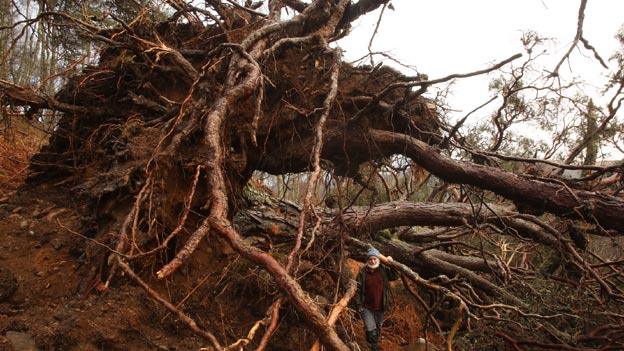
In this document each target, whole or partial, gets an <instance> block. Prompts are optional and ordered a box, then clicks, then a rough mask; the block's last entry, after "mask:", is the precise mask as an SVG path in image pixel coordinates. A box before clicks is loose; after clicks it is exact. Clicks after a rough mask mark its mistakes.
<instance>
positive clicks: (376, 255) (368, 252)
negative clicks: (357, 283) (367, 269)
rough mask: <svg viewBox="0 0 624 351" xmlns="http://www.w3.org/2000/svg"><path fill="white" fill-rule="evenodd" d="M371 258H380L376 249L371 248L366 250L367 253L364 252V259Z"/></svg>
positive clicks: (379, 253)
mask: <svg viewBox="0 0 624 351" xmlns="http://www.w3.org/2000/svg"><path fill="white" fill-rule="evenodd" d="M371 256H375V257H377V258H379V256H381V252H379V250H377V249H376V248H374V247H371V248H370V249H368V251H366V259H368V258H369V257H371Z"/></svg>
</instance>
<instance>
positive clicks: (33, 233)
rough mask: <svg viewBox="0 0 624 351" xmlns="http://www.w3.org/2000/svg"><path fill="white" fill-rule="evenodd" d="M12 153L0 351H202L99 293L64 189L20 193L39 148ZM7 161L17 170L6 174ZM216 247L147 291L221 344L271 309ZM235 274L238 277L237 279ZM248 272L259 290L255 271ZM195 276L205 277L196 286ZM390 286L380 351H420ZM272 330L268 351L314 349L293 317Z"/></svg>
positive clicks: (182, 334)
mask: <svg viewBox="0 0 624 351" xmlns="http://www.w3.org/2000/svg"><path fill="white" fill-rule="evenodd" d="M12 140H15V139H12ZM11 143H13V145H17V144H14V141H7V140H6V139H2V140H0V144H1V145H0V146H1V147H3V149H4V150H11V146H10V144H11ZM19 145H22V146H23V147H20V153H19V157H18V158H15V157H14V158H13V159H11V160H9V159H7V158H6V157H5V158H4V159H3V160H0V161H2V162H3V164H0V167H2V169H3V170H4V171H5V172H6V174H5V175H4V177H3V178H1V179H0V183H1V184H0V351H1V350H15V351H26V350H198V349H199V348H201V347H202V346H206V345H207V343H206V342H205V341H204V340H202V339H200V338H198V337H197V336H195V335H194V334H192V333H191V332H190V331H189V330H188V329H187V328H186V327H185V326H184V325H183V324H182V323H180V322H179V321H177V320H176V319H175V318H173V317H172V316H171V315H170V314H169V313H167V311H165V310H164V308H163V307H162V306H160V305H159V304H157V303H155V302H154V301H152V300H151V299H149V298H148V297H147V296H146V295H145V294H144V292H143V290H141V288H139V287H138V286H137V285H135V284H133V283H131V282H129V281H128V280H126V279H124V278H123V277H118V278H116V279H114V280H113V283H112V284H111V285H110V286H109V287H108V288H105V287H104V285H103V283H102V281H101V280H102V279H101V274H100V272H98V269H101V267H100V268H98V267H94V266H93V264H90V262H89V258H88V257H87V256H88V250H86V249H85V247H86V246H87V244H90V245H94V243H92V242H91V243H89V242H88V239H87V238H86V237H84V236H83V235H82V234H80V216H79V214H78V213H77V212H76V211H75V210H74V208H75V207H76V205H77V204H75V203H74V202H75V199H73V198H72V197H71V196H69V194H70V191H69V189H64V188H63V185H59V186H51V185H47V186H46V185H40V186H37V187H36V188H23V187H22V188H19V187H20V184H21V183H22V181H23V179H24V175H25V168H24V165H27V160H28V157H29V156H30V155H32V152H33V150H30V149H29V148H36V147H38V146H39V145H40V143H36V142H34V141H33V142H29V143H28V144H26V142H22V143H20V144H19ZM5 155H6V154H5ZM7 162H10V164H9V166H11V165H16V166H11V167H9V166H7V164H8V163H7ZM11 172H12V173H11ZM18 188H19V190H18V191H15V189H18ZM223 245H225V244H223V243H218V242H217V243H214V242H213V243H210V244H206V245H205V246H206V247H204V249H203V252H205V253H206V255H205V256H206V257H210V258H208V259H204V261H206V262H208V264H201V265H200V266H201V267H198V268H196V269H195V270H192V269H190V268H189V269H188V270H186V271H184V270H183V272H182V274H181V275H182V277H178V278H176V279H174V280H171V281H168V282H165V283H164V284H160V285H159V283H158V282H154V281H150V283H153V284H154V285H155V287H156V289H157V290H159V291H161V292H162V293H163V294H168V295H169V296H168V297H169V298H170V300H171V301H178V304H179V305H184V310H185V311H186V312H187V313H189V314H190V315H192V316H194V317H195V318H196V319H197V320H198V321H199V322H200V323H201V324H203V325H208V326H209V327H210V328H213V329H216V330H213V331H214V332H215V334H216V335H217V337H218V338H219V339H220V340H221V341H222V342H223V343H225V342H233V341H235V340H236V339H237V338H238V337H241V335H244V334H246V331H247V330H249V327H250V325H251V324H253V323H254V322H255V321H256V320H258V319H261V318H262V312H263V311H265V310H266V306H268V304H270V301H259V300H258V299H257V297H254V296H255V295H256V294H257V292H258V289H263V288H262V287H258V286H254V287H252V288H249V287H245V286H244V284H245V283H248V282H249V279H248V277H249V275H246V272H247V271H245V272H243V269H242V268H241V267H242V265H241V264H240V263H237V262H239V261H240V259H239V258H238V257H237V256H238V255H236V254H235V253H233V252H232V251H231V250H228V248H226V247H223ZM200 256H201V255H200ZM215 257H216V258H218V259H215ZM201 260H202V259H201V258H200V261H201ZM210 261H214V262H212V263H211V262H210ZM206 262H204V263H206ZM237 264H238V266H237ZM350 265H351V266H352V267H351V268H352V270H355V269H358V268H359V266H358V264H357V263H356V262H354V261H352V262H350ZM207 267H208V268H207ZM232 267H234V268H232ZM236 267H238V269H239V270H240V271H241V272H240V274H238V275H236V274H234V273H235V271H236V269H237V268H236ZM228 270H229V271H230V272H231V274H232V275H233V276H235V277H236V276H238V277H239V280H238V282H242V284H239V285H241V286H234V285H236V283H237V280H236V278H234V279H233V280H231V282H230V283H229V284H223V283H222V281H223V277H224V273H223V272H227V271H228ZM250 272H252V273H254V274H255V275H256V277H255V279H256V281H259V278H258V277H260V276H261V275H260V274H259V273H257V270H256V269H255V268H253V269H252V270H250ZM200 273H201V276H202V277H205V278H202V279H197V277H198V276H199V274H200ZM142 275H143V276H145V275H147V276H153V274H151V275H150V274H149V273H148V274H145V272H144V274H142ZM190 277H192V278H193V279H189V278H190ZM197 280H201V281H202V285H203V286H202V287H201V289H198V286H194V285H193V284H194V283H193V284H191V283H189V282H191V281H193V282H196V281H197ZM232 283H233V284H232ZM393 284H395V285H394V288H393V291H394V294H395V300H396V303H395V307H394V308H393V310H392V311H391V312H390V313H388V315H387V319H386V323H385V327H384V337H383V339H382V341H381V346H382V348H383V349H384V350H409V351H414V350H422V348H420V346H418V339H419V338H421V337H424V336H425V335H424V334H423V328H422V324H421V317H422V316H424V314H423V313H422V311H421V310H419V309H418V308H417V304H415V301H414V297H413V296H411V295H410V294H409V292H408V291H407V290H405V289H404V288H403V287H402V286H401V283H400V282H397V283H393ZM233 286H234V287H233ZM191 295H193V296H191ZM182 297H184V298H182ZM189 297H191V298H189ZM187 299H188V300H187ZM326 307H327V309H329V306H326ZM347 313H348V314H349V315H348V316H347V318H346V319H347V320H348V323H347V324H346V325H344V327H345V328H346V329H350V330H351V331H352V332H353V333H354V334H355V335H356V339H355V340H353V342H354V343H352V346H354V349H357V347H358V346H357V345H360V347H361V348H360V349H361V350H366V349H367V348H366V346H365V345H366V342H365V339H364V333H363V330H362V325H361V322H360V321H359V319H358V318H357V317H356V316H355V314H354V313H353V312H352V311H351V310H349V311H348V312H347ZM202 317H203V318H202ZM281 323H283V324H286V325H283V324H282V326H280V328H279V329H278V331H277V333H276V335H275V336H274V338H273V339H274V340H273V343H272V346H270V347H269V348H268V350H305V349H307V348H308V347H309V345H311V343H312V342H313V341H314V336H313V335H310V333H309V332H308V331H307V329H305V328H304V327H302V326H303V324H302V321H300V320H298V318H297V317H296V316H293V315H291V314H290V313H285V315H284V316H283V319H282V322H281ZM427 339H429V340H431V339H436V340H437V342H436V344H438V345H440V338H439V337H436V336H434V335H433V334H432V333H429V332H427ZM428 349H429V350H436V348H434V347H433V346H432V347H429V348H428Z"/></svg>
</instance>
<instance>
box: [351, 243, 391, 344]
mask: <svg viewBox="0 0 624 351" xmlns="http://www.w3.org/2000/svg"><path fill="white" fill-rule="evenodd" d="M392 261H393V259H392V257H390V256H383V255H382V254H381V253H380V252H379V250H377V249H375V248H370V249H369V250H368V251H367V252H366V265H365V266H364V267H362V268H361V269H360V272H359V273H358V275H357V278H356V280H357V284H358V290H357V292H356V294H355V305H356V307H357V309H358V312H360V316H361V317H362V320H363V321H364V328H365V329H366V341H368V343H369V345H370V349H371V350H372V351H378V350H379V346H378V343H379V339H380V337H381V324H382V322H383V316H384V313H385V312H387V311H388V310H389V309H390V306H391V304H392V301H391V296H390V284H389V282H390V281H393V280H397V279H398V278H399V273H398V272H397V271H396V270H395V269H393V268H391V267H388V266H387V264H388V263H389V262H392ZM381 263H383V265H381Z"/></svg>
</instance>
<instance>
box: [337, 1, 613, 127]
mask: <svg viewBox="0 0 624 351" xmlns="http://www.w3.org/2000/svg"><path fill="white" fill-rule="evenodd" d="M392 4H393V6H394V8H395V10H394V11H392V10H389V9H386V11H385V13H384V17H383V19H382V22H381V26H380V29H379V32H378V34H377V36H376V37H375V40H374V42H373V45H372V51H385V52H388V53H390V54H391V55H392V56H394V57H395V58H397V59H399V60H401V61H402V62H403V63H406V64H410V65H414V66H416V68H417V69H418V71H419V72H421V73H426V74H427V75H428V76H429V78H430V79H433V78H439V77H443V76H446V75H448V74H451V73H464V72H471V71H474V70H477V69H481V68H485V67H487V66H489V65H490V64H491V63H493V62H497V61H501V60H503V59H505V58H507V57H509V56H511V55H513V54H515V53H518V52H522V45H521V42H520V38H521V36H522V33H523V31H527V30H533V31H536V32H537V33H538V34H540V35H541V36H542V37H548V38H553V39H554V41H555V43H554V44H553V45H549V46H547V47H546V48H547V49H548V52H549V56H546V57H545V58H544V59H543V61H542V62H543V63H544V68H545V69H548V70H552V69H553V68H554V66H555V65H556V63H557V61H558V60H559V59H560V58H561V56H562V55H563V54H564V53H565V51H566V50H567V49H568V48H569V46H570V44H571V42H572V40H573V39H574V35H575V33H576V26H577V17H578V9H579V5H580V0H504V1H501V0H474V1H466V0H429V1H416V0H393V1H392ZM378 15H379V10H377V11H375V12H374V13H372V14H369V15H368V16H365V17H363V18H362V19H360V20H359V21H357V22H356V23H355V24H354V30H353V33H352V35H350V36H349V37H348V38H346V39H344V40H342V41H341V42H340V46H341V47H342V48H343V49H344V50H345V54H344V55H345V59H347V60H352V59H355V58H359V57H361V56H363V55H364V54H366V53H367V52H368V49H367V46H368V42H369V38H370V35H371V34H372V33H373V30H374V27H375V23H376V22H377V19H378ZM623 23H624V0H589V1H588V4H587V8H586V11H585V22H584V27H583V33H584V37H585V38H587V39H588V40H589V41H590V43H591V44H592V45H594V47H596V49H597V50H598V53H599V54H600V55H601V56H602V57H603V58H604V59H608V58H609V57H610V56H611V55H612V54H613V53H614V52H615V51H616V49H617V48H618V47H619V43H618V41H617V40H616V39H615V34H616V32H617V31H618V29H619V28H620V27H621V26H622V24H623ZM591 57H592V54H591V53H590V52H588V51H587V50H584V49H581V50H578V49H577V50H575V51H574V52H573V55H572V61H571V64H572V67H573V68H574V69H575V71H574V72H570V70H569V68H568V67H569V66H568V65H567V64H565V65H563V66H562V68H561V70H560V72H561V73H562V74H564V75H568V76H570V75H571V74H573V75H575V76H582V77H583V78H584V79H585V80H587V81H589V82H590V83H592V84H594V85H595V86H596V87H602V86H603V85H604V83H605V79H604V76H605V75H606V74H607V73H608V71H607V70H605V69H604V68H602V67H601V66H600V64H598V62H597V61H595V60H593V59H592V58H591ZM491 78H492V77H490V79H491ZM488 82H489V79H488V78H469V79H465V80H461V81H457V82H456V84H455V86H454V88H453V95H452V96H451V97H450V98H449V101H448V102H449V103H450V105H451V107H452V108H455V109H458V110H463V112H459V113H457V114H456V115H457V116H459V115H462V116H463V115H464V114H465V113H466V112H467V111H469V110H472V109H473V108H475V107H476V106H478V105H480V104H481V103H483V102H485V101H487V100H488V98H489V97H490V96H491V93H489V92H488V89H487V86H488ZM588 93H590V94H594V93H591V92H588ZM597 99H598V100H600V98H599V97H597Z"/></svg>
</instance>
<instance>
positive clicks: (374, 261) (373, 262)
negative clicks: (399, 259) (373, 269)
mask: <svg viewBox="0 0 624 351" xmlns="http://www.w3.org/2000/svg"><path fill="white" fill-rule="evenodd" d="M366 262H367V263H368V264H369V265H370V266H375V265H377V264H378V263H379V258H377V257H376V256H371V257H369V258H368V260H367V261H366Z"/></svg>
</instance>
